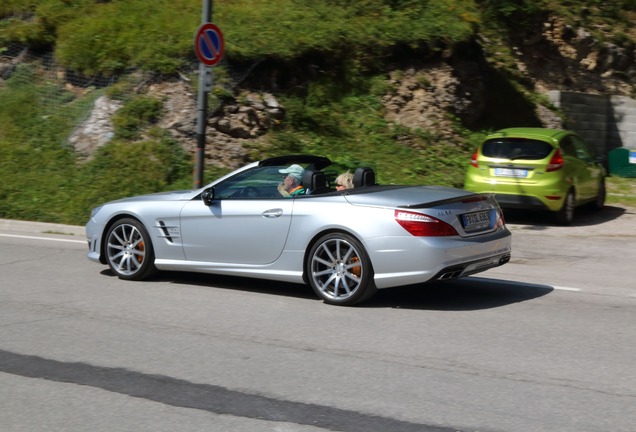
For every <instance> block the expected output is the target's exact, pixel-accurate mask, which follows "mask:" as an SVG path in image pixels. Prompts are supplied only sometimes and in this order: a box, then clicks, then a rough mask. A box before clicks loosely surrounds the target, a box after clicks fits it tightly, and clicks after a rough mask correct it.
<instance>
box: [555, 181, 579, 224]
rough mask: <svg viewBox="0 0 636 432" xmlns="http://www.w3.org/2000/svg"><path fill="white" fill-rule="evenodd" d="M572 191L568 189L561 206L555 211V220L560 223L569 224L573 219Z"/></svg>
mask: <svg viewBox="0 0 636 432" xmlns="http://www.w3.org/2000/svg"><path fill="white" fill-rule="evenodd" d="M574 205H575V204H574V192H573V191H572V189H570V190H569V191H568V194H567V195H566V196H565V200H564V201H563V207H561V210H559V211H558V212H557V213H556V220H557V222H558V223H560V224H561V225H570V224H571V223H572V221H573V220H574Z"/></svg>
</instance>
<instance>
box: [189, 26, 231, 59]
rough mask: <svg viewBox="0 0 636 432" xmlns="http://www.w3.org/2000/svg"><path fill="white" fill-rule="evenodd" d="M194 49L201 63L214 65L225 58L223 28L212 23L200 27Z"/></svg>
mask: <svg viewBox="0 0 636 432" xmlns="http://www.w3.org/2000/svg"><path fill="white" fill-rule="evenodd" d="M194 51H195V53H196V55H197V57H198V59H199V61H200V62H201V63H203V64H204V65H206V66H214V65H216V64H217V63H218V62H220V61H221V59H222V58H223V54H224V53H225V42H224V41H223V33H221V29H220V28H218V27H217V26H215V25H214V24H212V23H205V24H203V25H201V27H199V29H198V30H197V34H196V36H195V38H194Z"/></svg>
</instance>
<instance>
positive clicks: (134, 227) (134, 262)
mask: <svg viewBox="0 0 636 432" xmlns="http://www.w3.org/2000/svg"><path fill="white" fill-rule="evenodd" d="M104 248H105V251H106V258H107V261H108V266H109V267H110V269H111V270H112V271H113V273H115V274H116V275H117V276H118V277H119V278H120V279H126V280H141V279H144V278H146V277H148V276H150V275H151V274H152V273H154V272H155V271H156V267H155V264H154V261H155V254H154V251H153V248H152V243H151V241H150V235H149V234H148V231H146V228H144V226H143V224H142V223H141V222H139V221H138V220H136V219H131V218H126V219H121V220H119V221H117V222H115V224H113V226H111V227H110V229H109V230H108V234H107V235H106V245H105V246H104Z"/></svg>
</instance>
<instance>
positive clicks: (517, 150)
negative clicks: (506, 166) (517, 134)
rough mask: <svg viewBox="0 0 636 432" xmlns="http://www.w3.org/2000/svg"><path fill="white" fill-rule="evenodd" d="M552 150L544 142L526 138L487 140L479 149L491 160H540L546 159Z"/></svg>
mask: <svg viewBox="0 0 636 432" xmlns="http://www.w3.org/2000/svg"><path fill="white" fill-rule="evenodd" d="M552 150H554V147H552V146H551V145H550V144H548V143H546V142H544V141H538V140H532V139H527V138H496V139H491V140H488V141H486V142H485V143H484V145H483V146H482V149H481V154H483V155H484V156H486V157H491V158H501V159H511V160H515V159H526V160H540V159H544V158H546V157H547V156H548V155H549V154H550V152H552Z"/></svg>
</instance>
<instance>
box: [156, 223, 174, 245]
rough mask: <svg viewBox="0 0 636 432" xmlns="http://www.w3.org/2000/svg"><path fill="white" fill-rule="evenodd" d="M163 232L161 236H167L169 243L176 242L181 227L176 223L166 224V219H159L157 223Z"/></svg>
mask: <svg viewBox="0 0 636 432" xmlns="http://www.w3.org/2000/svg"><path fill="white" fill-rule="evenodd" d="M156 227H157V228H159V231H160V232H161V235H160V236H159V237H161V238H165V239H166V240H167V241H168V242H169V243H174V239H175V238H179V237H180V236H179V227H177V226H174V225H166V224H165V223H164V221H159V222H158V225H156Z"/></svg>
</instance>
